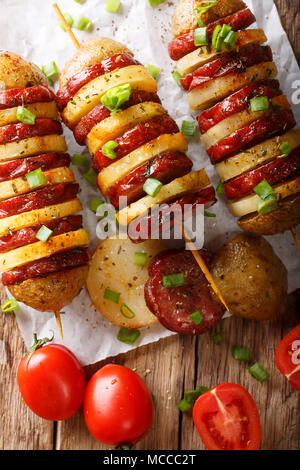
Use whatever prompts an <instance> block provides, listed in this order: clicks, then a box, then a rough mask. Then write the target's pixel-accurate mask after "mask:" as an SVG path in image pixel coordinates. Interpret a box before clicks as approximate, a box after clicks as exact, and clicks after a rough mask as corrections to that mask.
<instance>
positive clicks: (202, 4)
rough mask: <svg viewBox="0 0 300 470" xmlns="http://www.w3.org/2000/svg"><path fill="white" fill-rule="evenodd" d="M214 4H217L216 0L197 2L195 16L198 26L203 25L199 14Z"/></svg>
mask: <svg viewBox="0 0 300 470" xmlns="http://www.w3.org/2000/svg"><path fill="white" fill-rule="evenodd" d="M216 4H217V0H215V1H203V2H197V7H196V16H197V23H198V26H205V24H204V23H203V21H202V19H201V15H202V14H203V13H206V12H207V11H208V10H210V9H211V8H212V7H214V6H215V5H216Z"/></svg>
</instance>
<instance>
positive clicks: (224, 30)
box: [220, 24, 232, 39]
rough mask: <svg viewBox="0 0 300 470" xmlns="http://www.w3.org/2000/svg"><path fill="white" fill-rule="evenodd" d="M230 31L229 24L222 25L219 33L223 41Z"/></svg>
mask: <svg viewBox="0 0 300 470" xmlns="http://www.w3.org/2000/svg"><path fill="white" fill-rule="evenodd" d="M231 31H232V27H231V26H229V24H223V26H222V28H221V31H220V36H221V38H224V39H225V38H226V37H227V36H228V34H229V33H230V32H231Z"/></svg>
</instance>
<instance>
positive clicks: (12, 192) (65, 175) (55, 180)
mask: <svg viewBox="0 0 300 470" xmlns="http://www.w3.org/2000/svg"><path fill="white" fill-rule="evenodd" d="M43 174H44V177H45V180H46V183H45V184H44V185H41V186H39V188H41V187H42V186H49V185H53V184H59V183H70V182H72V181H74V180H75V178H74V174H73V171H72V170H70V168H67V167H61V168H54V169H52V170H49V171H45V172H44V173H43ZM30 191H32V189H31V187H30V186H29V184H28V182H27V180H26V178H24V177H21V178H16V179H14V180H10V181H3V183H0V201H3V200H4V199H8V198H10V197H14V196H18V195H20V194H25V193H28V192H30Z"/></svg>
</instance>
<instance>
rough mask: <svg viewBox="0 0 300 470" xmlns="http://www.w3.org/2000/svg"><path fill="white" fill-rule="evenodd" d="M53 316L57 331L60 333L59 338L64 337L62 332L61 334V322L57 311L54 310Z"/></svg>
mask: <svg viewBox="0 0 300 470" xmlns="http://www.w3.org/2000/svg"><path fill="white" fill-rule="evenodd" d="M55 318H56V324H57V327H58V331H59V334H60V337H61V339H62V340H63V339H64V334H63V329H62V324H61V317H60V313H59V312H55Z"/></svg>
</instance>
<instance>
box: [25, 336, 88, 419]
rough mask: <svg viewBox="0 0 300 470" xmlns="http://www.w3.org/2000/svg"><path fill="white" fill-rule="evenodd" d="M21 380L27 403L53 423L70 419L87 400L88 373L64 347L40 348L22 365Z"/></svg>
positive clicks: (36, 412)
mask: <svg viewBox="0 0 300 470" xmlns="http://www.w3.org/2000/svg"><path fill="white" fill-rule="evenodd" d="M45 339H47V338H45ZM41 341H43V340H41ZM17 380H18V385H19V390H20V392H21V395H22V397H23V400H24V402H25V404H26V405H27V406H28V407H29V408H30V409H31V410H32V411H33V412H34V413H35V414H37V415H38V416H40V417H41V418H44V419H48V420H50V421H61V420H64V419H67V418H70V417H71V416H72V415H74V414H75V413H76V411H77V410H78V409H79V408H80V405H81V403H82V400H83V394H84V386H85V377H84V370H83V368H82V366H81V364H80V362H79V361H78V359H77V358H76V357H75V356H74V354H73V353H72V352H71V351H70V350H69V349H67V348H66V347H64V346H61V345H60V344H49V345H47V346H43V347H38V349H36V350H35V351H34V352H33V354H32V355H30V354H27V355H26V356H25V357H24V358H23V359H22V360H21V362H20V364H19V367H18V371H17Z"/></svg>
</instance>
